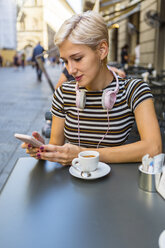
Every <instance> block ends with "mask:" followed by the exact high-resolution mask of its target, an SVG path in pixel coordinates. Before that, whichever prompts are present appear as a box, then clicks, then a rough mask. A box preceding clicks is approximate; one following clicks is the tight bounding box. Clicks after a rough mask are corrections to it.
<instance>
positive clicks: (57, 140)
mask: <svg viewBox="0 0 165 248" xmlns="http://www.w3.org/2000/svg"><path fill="white" fill-rule="evenodd" d="M64 124H65V119H64V118H60V117H56V116H52V127H51V135H50V140H49V144H52V145H59V146H62V145H64V142H65V137H64Z"/></svg>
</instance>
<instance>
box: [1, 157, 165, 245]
mask: <svg viewBox="0 0 165 248" xmlns="http://www.w3.org/2000/svg"><path fill="white" fill-rule="evenodd" d="M111 168H112V170H111V173H110V174H109V175H107V176H106V177H104V178H100V179H97V180H93V181H87V180H81V179H78V178H74V177H72V176H71V175H70V174H69V168H68V167H62V166H61V165H59V164H55V163H51V162H44V161H40V162H37V161H36V160H35V159H33V158H27V157H26V158H20V159H19V160H18V162H17V163H16V166H15V168H14V170H13V172H12V173H11V175H10V177H9V179H8V181H7V183H6V185H5V187H4V189H3V190H2V192H1V194H0V247H1V248H33V247H35V248H56V247H57V248H84V247H85V248H100V247H103V248H110V247H112V248H136V247H137V248H139V247H141V248H147V247H148V248H152V247H153V248H156V247H158V238H159V235H160V233H161V232H162V231H163V230H164V229H165V201H164V200H163V198H161V196H160V195H159V194H158V193H148V192H145V191H142V190H141V189H139V188H138V164H113V165H111Z"/></svg>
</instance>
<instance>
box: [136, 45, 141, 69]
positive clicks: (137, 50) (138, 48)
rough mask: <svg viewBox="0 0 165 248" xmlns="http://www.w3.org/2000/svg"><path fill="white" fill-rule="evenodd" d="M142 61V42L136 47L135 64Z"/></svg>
mask: <svg viewBox="0 0 165 248" xmlns="http://www.w3.org/2000/svg"><path fill="white" fill-rule="evenodd" d="M139 63H140V44H137V45H136V47H135V65H136V66H138V65H139Z"/></svg>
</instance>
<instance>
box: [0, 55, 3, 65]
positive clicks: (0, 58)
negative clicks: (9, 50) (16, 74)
mask: <svg viewBox="0 0 165 248" xmlns="http://www.w3.org/2000/svg"><path fill="white" fill-rule="evenodd" d="M0 67H3V57H2V55H1V54H0Z"/></svg>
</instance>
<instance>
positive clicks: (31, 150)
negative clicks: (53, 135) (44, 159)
mask: <svg viewBox="0 0 165 248" xmlns="http://www.w3.org/2000/svg"><path fill="white" fill-rule="evenodd" d="M32 136H33V137H34V138H35V139H37V140H39V141H40V142H42V143H43V144H44V143H45V141H44V139H43V137H41V135H40V134H39V133H38V132H36V131H35V132H33V133H32ZM21 147H22V148H23V149H26V153H28V154H29V155H30V156H31V157H34V158H37V159H39V157H38V156H37V153H38V152H40V150H39V148H36V147H33V146H32V145H31V144H28V143H23V144H22V145H21Z"/></svg>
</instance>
